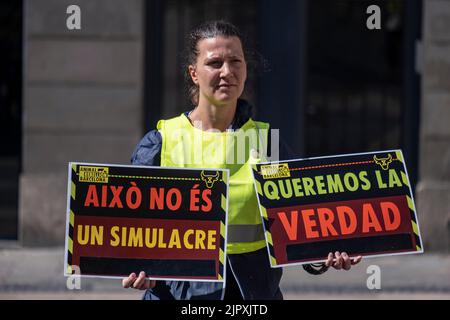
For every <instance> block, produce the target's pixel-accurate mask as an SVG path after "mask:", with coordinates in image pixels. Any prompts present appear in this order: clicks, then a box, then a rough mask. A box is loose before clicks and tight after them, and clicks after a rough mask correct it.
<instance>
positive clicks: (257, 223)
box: [157, 114, 269, 254]
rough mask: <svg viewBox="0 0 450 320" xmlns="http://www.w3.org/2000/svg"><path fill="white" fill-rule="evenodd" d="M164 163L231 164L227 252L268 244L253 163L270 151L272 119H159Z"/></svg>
mask: <svg viewBox="0 0 450 320" xmlns="http://www.w3.org/2000/svg"><path fill="white" fill-rule="evenodd" d="M157 129H158V130H159V132H160V133H161V136H162V147H161V166H163V167H189V168H217V169H229V172H230V176H229V188H228V230H227V253H230V254H238V253H246V252H252V251H256V250H259V249H261V248H263V247H264V246H265V245H266V241H265V238H264V228H263V225H262V219H261V215H260V213H259V209H258V200H257V198H256V192H255V188H254V184H253V176H252V172H251V164H254V163H256V162H258V161H261V160H262V159H259V158H258V157H259V156H258V155H259V154H266V153H265V150H267V141H268V131H269V124H268V123H264V122H256V121H253V120H252V119H249V120H248V121H247V122H246V123H245V124H244V125H243V126H242V127H241V128H240V129H239V130H227V131H225V132H219V131H216V132H211V131H203V130H201V129H199V128H196V127H194V126H193V125H192V124H191V122H190V121H189V119H188V118H187V117H186V116H185V115H184V114H181V115H180V116H178V117H175V118H172V119H169V120H160V121H159V122H158V125H157Z"/></svg>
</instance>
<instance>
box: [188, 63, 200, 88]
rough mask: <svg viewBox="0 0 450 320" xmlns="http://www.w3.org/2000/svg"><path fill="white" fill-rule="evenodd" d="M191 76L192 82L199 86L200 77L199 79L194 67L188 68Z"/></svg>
mask: <svg viewBox="0 0 450 320" xmlns="http://www.w3.org/2000/svg"><path fill="white" fill-rule="evenodd" d="M188 70H189V75H190V76H191V79H192V82H194V84H196V85H198V77H197V71H196V70H195V67H194V66H193V65H190V66H189V67H188Z"/></svg>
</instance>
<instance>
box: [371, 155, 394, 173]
mask: <svg viewBox="0 0 450 320" xmlns="http://www.w3.org/2000/svg"><path fill="white" fill-rule="evenodd" d="M373 160H375V163H376V164H379V165H380V166H381V168H383V170H387V169H389V164H390V163H391V162H392V155H391V154H388V156H387V158H377V156H376V155H374V156H373Z"/></svg>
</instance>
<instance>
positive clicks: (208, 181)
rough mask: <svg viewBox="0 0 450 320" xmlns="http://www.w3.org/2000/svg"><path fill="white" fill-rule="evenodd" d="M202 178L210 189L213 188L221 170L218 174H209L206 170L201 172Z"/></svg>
mask: <svg viewBox="0 0 450 320" xmlns="http://www.w3.org/2000/svg"><path fill="white" fill-rule="evenodd" d="M201 177H202V180H203V181H205V183H206V186H207V187H208V189H211V188H212V187H213V185H214V182H216V181H217V180H219V171H216V174H213V175H207V174H205V172H204V171H202V173H201Z"/></svg>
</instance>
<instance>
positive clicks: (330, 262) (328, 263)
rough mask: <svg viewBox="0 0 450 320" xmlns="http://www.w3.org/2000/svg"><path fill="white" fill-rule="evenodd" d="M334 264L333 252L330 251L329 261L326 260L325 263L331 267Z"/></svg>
mask: <svg viewBox="0 0 450 320" xmlns="http://www.w3.org/2000/svg"><path fill="white" fill-rule="evenodd" d="M332 264H333V253H332V252H330V253H329V254H328V258H327V261H325V265H326V266H327V267H330V266H331V265H332Z"/></svg>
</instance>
